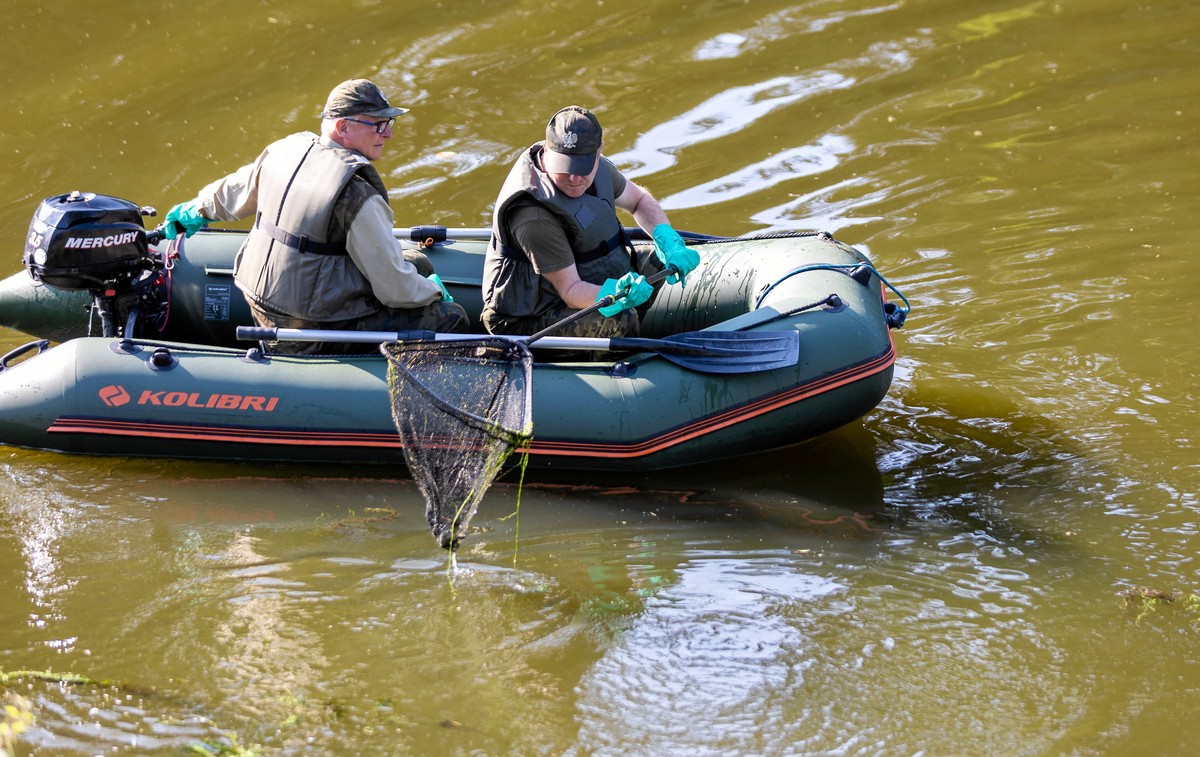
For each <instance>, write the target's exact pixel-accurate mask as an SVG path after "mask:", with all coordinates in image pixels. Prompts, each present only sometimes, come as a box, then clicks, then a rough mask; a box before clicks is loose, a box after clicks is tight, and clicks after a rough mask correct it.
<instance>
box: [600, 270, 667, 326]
mask: <svg viewBox="0 0 1200 757" xmlns="http://www.w3.org/2000/svg"><path fill="white" fill-rule="evenodd" d="M652 294H654V287H653V286H651V285H650V284H649V282H647V281H646V277H645V276H643V275H642V274H640V273H627V274H625V275H624V276H622V277H621V278H619V279H608V280H607V281H605V282H604V283H603V284H601V285H600V294H598V295H596V302H599V301H600V300H603V299H604V298H605V297H608V296H609V295H613V296H615V297H616V298H617V301H616V302H614V303H613V304H611V305H606V306H604V307H602V308H600V314H601V315H603V316H605V317H606V318H612V317H613V316H614V315H616V314H617V313H619V312H621V311H622V310H628V309H629V308H636V307H637V306H638V305H641V304H642V303H643V302H645V301H646V300H648V299H650V295H652Z"/></svg>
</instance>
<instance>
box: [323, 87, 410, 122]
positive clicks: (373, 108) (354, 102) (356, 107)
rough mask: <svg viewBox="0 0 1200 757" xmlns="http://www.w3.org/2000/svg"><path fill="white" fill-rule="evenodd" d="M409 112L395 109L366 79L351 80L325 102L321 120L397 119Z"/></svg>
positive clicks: (334, 90) (405, 109)
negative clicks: (363, 117) (357, 117)
mask: <svg viewBox="0 0 1200 757" xmlns="http://www.w3.org/2000/svg"><path fill="white" fill-rule="evenodd" d="M407 112H408V108H393V107H392V104H391V103H389V102H388V100H387V98H386V97H384V96H383V93H382V92H380V91H379V87H377V86H375V84H374V83H372V82H370V81H368V80H366V79H350V80H348V81H344V82H342V83H341V84H339V85H337V86H336V87H334V88H333V91H332V92H330V93H329V99H328V100H326V101H325V110H323V111H321V118H345V117H346V116H376V117H378V118H395V117H396V116H399V115H403V114H405V113H407Z"/></svg>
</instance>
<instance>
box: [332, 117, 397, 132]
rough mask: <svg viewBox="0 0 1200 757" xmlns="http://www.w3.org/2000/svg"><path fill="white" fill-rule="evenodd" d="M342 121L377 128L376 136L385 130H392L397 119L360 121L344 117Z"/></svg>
mask: <svg viewBox="0 0 1200 757" xmlns="http://www.w3.org/2000/svg"><path fill="white" fill-rule="evenodd" d="M342 120H343V121H353V122H354V123H356V124H362V125H363V126H372V127H374V128H375V133H376V134H382V133H383V132H384V130H386V129H390V128H392V122H393V121H395V120H396V119H394V118H385V119H383V120H382V121H359V120H358V119H357V118H345V117H343V118H342Z"/></svg>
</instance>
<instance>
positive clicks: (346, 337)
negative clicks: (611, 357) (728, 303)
mask: <svg viewBox="0 0 1200 757" xmlns="http://www.w3.org/2000/svg"><path fill="white" fill-rule="evenodd" d="M237 337H238V339H240V340H242V341H254V340H259V339H263V340H267V341H279V342H347V343H352V344H380V343H381V342H462V341H468V340H472V339H507V340H509V341H511V342H524V341H527V340H528V339H529V337H527V336H512V335H507V334H505V335H501V334H439V333H436V332H433V331H339V330H336V329H283V328H261V327H258V326H238V327H237ZM611 344H612V340H610V339H597V338H591V337H569V336H547V337H543V338H542V339H540V340H538V347H545V348H547V349H555V350H607V349H610V348H611Z"/></svg>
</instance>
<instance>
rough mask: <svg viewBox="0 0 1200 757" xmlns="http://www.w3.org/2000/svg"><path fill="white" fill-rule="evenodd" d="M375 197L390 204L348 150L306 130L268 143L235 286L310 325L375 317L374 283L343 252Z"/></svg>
mask: <svg viewBox="0 0 1200 757" xmlns="http://www.w3.org/2000/svg"><path fill="white" fill-rule="evenodd" d="M376 194H378V195H380V196H382V197H383V198H384V200H386V199H387V190H386V189H385V188H384V186H383V181H382V180H381V179H380V178H379V173H378V172H377V171H376V170H375V168H374V167H373V166H372V165H371V163H370V161H369V160H367V159H366V158H365V157H364V156H362V155H360V154H359V153H357V152H355V151H353V150H347V149H343V148H339V147H331V146H329V145H327V144H325V143H323V142H322V141H321V140H320V137H318V136H317V135H316V134H313V133H311V132H300V133H298V134H293V135H291V136H289V137H284V138H283V139H281V140H279V141H278V142H276V143H275V144H273V145H271V146H270V148H268V150H267V154H266V157H265V158H264V159H263V163H262V167H261V170H260V172H259V177H258V214H257V216H256V217H255V220H254V227H253V228H252V229H251V230H250V233H249V234H248V235H247V237H246V241H245V242H244V243H243V244H242V248H241V250H239V251H238V254H237V259H236V260H235V262H234V280H235V281H236V282H237V285H238V287H239V288H241V289H242V291H244V292H245V293H246V295H247V296H248V297H249V298H250V299H251V300H253V301H254V302H256V303H257V304H258V305H260V306H261V307H264V308H266V309H267V310H270V311H274V312H277V313H281V314H284V315H289V316H292V317H293V318H301V319H305V320H309V321H341V320H349V319H352V318H360V317H362V316H366V315H370V314H372V313H376V312H378V311H379V310H380V309H381V308H382V305H381V303H380V302H379V300H377V299H376V298H375V295H374V294H373V293H372V291H371V283H370V282H369V281H367V278H366V277H365V276H363V275H362V272H361V271H359V269H358V266H356V265H355V264H354V261H353V260H351V259H350V255H349V253H348V252H347V251H346V233H347V230H348V229H349V228H350V224H351V223H352V222H353V221H354V218H355V216H357V215H358V211H359V210H360V209H362V206H363V204H364V203H366V201H367V200H368V199H370V198H371V197H372V196H373V195H376Z"/></svg>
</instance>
